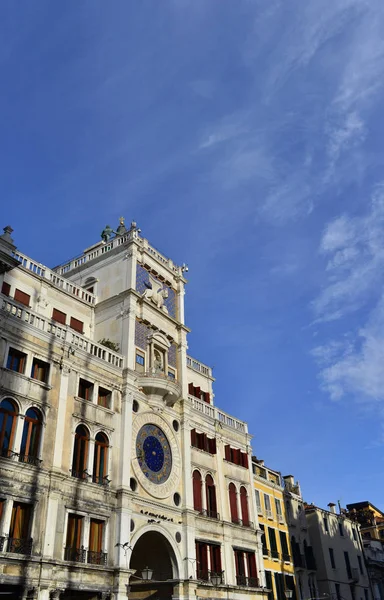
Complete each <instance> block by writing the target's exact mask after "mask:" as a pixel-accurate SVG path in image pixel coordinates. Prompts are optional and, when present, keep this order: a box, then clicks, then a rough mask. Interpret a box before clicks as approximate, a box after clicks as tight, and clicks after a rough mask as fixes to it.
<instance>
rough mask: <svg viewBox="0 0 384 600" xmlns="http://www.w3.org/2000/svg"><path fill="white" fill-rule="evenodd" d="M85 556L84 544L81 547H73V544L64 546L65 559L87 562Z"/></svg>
mask: <svg viewBox="0 0 384 600" xmlns="http://www.w3.org/2000/svg"><path fill="white" fill-rule="evenodd" d="M85 558H86V550H85V549H84V546H81V548H72V546H66V547H65V548H64V560H70V561H71V562H79V563H85Z"/></svg>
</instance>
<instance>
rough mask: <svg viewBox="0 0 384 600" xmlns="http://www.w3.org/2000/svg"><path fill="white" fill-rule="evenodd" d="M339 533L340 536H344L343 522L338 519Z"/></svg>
mask: <svg viewBox="0 0 384 600" xmlns="http://www.w3.org/2000/svg"><path fill="white" fill-rule="evenodd" d="M339 533H340V535H341V536H342V537H343V536H344V528H343V524H342V523H341V522H340V521H339Z"/></svg>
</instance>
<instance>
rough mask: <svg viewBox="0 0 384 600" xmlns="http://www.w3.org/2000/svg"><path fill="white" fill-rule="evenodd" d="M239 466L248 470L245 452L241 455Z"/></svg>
mask: <svg viewBox="0 0 384 600" xmlns="http://www.w3.org/2000/svg"><path fill="white" fill-rule="evenodd" d="M241 464H242V465H243V467H245V468H246V469H248V454H247V453H246V452H242V453H241Z"/></svg>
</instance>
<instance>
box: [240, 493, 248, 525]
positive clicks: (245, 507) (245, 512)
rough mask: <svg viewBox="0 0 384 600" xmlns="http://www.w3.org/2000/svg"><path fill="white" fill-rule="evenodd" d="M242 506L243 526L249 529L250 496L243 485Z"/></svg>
mask: <svg viewBox="0 0 384 600" xmlns="http://www.w3.org/2000/svg"><path fill="white" fill-rule="evenodd" d="M240 506H241V518H242V521H243V525H244V527H249V512H248V496H247V490H246V489H245V487H244V486H243V485H242V486H241V488H240Z"/></svg>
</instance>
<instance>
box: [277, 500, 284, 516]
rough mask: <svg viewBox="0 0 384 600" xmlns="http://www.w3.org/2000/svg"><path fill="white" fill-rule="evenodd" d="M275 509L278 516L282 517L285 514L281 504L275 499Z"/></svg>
mask: <svg viewBox="0 0 384 600" xmlns="http://www.w3.org/2000/svg"><path fill="white" fill-rule="evenodd" d="M275 507H276V514H277V516H278V517H281V516H282V514H283V513H282V511H281V502H280V500H279V499H278V498H275Z"/></svg>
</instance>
